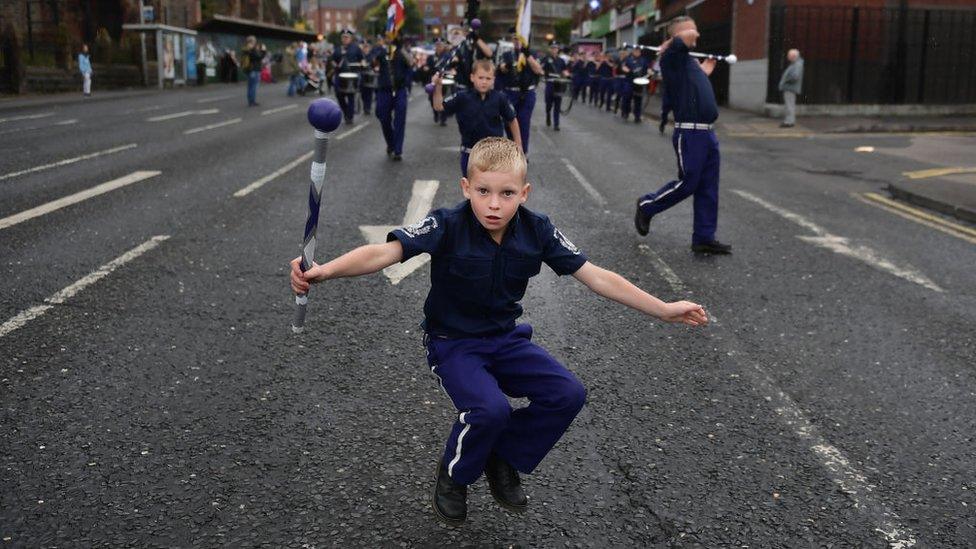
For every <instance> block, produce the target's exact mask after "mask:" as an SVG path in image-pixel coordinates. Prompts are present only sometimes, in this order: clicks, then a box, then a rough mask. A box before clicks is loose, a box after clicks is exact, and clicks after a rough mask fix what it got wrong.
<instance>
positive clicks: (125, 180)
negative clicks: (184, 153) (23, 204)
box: [0, 171, 162, 229]
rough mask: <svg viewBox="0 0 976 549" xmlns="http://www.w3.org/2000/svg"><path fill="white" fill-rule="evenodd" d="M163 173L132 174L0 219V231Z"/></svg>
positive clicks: (144, 172) (141, 172)
mask: <svg viewBox="0 0 976 549" xmlns="http://www.w3.org/2000/svg"><path fill="white" fill-rule="evenodd" d="M160 173H162V172H158V171H138V172H132V173H130V174H129V175H126V176H123V177H120V178H118V179H113V180H111V181H107V182H105V183H102V184H101V185H96V186H94V187H92V188H90V189H85V190H83V191H81V192H77V193H75V194H71V195H68V196H65V197H63V198H59V199H57V200H54V201H51V202H48V203H47V204H42V205H40V206H38V207H36V208H31V209H29V210H25V211H23V212H20V213H18V214H14V215H11V216H9V217H4V218H3V219H0V229H6V228H7V227H12V226H14V225H16V224H18V223H23V222H24V221H27V220H30V219H34V218H35V217H40V216H42V215H44V214H48V213H51V212H53V211H55V210H60V209H61V208H64V207H66V206H70V205H72V204H77V203H78V202H81V201H83V200H88V199H89V198H92V197H95V196H98V195H100V194H105V193H107V192H109V191H114V190H115V189H118V188H120V187H125V186H126V185H131V184H133V183H137V182H139V181H142V180H144V179H149V178H150V177H156V176H157V175H159V174H160Z"/></svg>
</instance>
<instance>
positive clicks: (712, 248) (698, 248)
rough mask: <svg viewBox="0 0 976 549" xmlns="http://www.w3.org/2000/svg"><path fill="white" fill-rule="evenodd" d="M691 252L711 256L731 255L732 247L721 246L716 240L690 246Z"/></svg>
mask: <svg viewBox="0 0 976 549" xmlns="http://www.w3.org/2000/svg"><path fill="white" fill-rule="evenodd" d="M691 250H692V251H693V252H695V253H696V254H712V255H731V254H732V246H730V245H728V244H722V243H721V242H719V241H718V240H713V241H711V242H702V243H699V244H692V245H691Z"/></svg>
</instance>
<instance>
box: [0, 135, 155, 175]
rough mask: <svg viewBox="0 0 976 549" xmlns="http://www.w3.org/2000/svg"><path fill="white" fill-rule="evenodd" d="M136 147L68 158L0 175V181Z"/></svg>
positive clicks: (125, 147)
mask: <svg viewBox="0 0 976 549" xmlns="http://www.w3.org/2000/svg"><path fill="white" fill-rule="evenodd" d="M134 147H136V144H135V143H129V144H128V145H121V146H119V147H112V148H111V149H106V150H104V151H98V152H94V153H90V154H83V155H81V156H76V157H74V158H66V159H64V160H59V161H57V162H52V163H51V164H44V165H42V166H35V167H33V168H28V169H26V170H20V171H19V172H11V173H8V174H4V175H0V181H3V180H4V179H9V178H11V177H17V176H18V175H24V174H26V173H33V172H39V171H41V170H47V169H49V168H57V167H58V166H65V165H67V164H73V163H75V162H80V161H82V160H88V159H91V158H96V157H99V156H102V155H105V154H112V153H117V152H119V151H124V150H127V149H131V148H134Z"/></svg>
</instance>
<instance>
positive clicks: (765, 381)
mask: <svg viewBox="0 0 976 549" xmlns="http://www.w3.org/2000/svg"><path fill="white" fill-rule="evenodd" d="M638 249H639V250H640V251H641V252H642V253H644V254H645V255H647V256H648V257H650V258H652V262H653V263H654V266H655V269H657V271H658V273H660V274H661V276H662V277H663V278H664V279H665V280H666V281H667V282H668V284H669V285H670V286H671V289H672V290H674V291H675V292H684V290H685V284H684V283H683V282H682V281H681V279H680V278H679V277H678V275H677V274H676V273H675V272H674V271H673V270H672V269H671V267H669V266H668V265H667V263H665V262H664V260H662V259H661V258H660V257H658V256H657V254H655V253H654V252H653V251H652V250H651V249H650V247H649V246H647V245H646V244H640V245H638ZM709 316H710V317H711V314H709ZM710 320H711V322H713V323H715V324H717V323H718V322H717V320H715V319H714V317H711V318H710ZM729 354H730V355H734V354H735V352H734V351H732V352H730V353H729ZM744 371H745V372H746V374H747V375H748V376H749V378H751V381H752V384H753V385H754V386H755V387H756V388H757V389H758V390H759V392H760V394H762V396H763V397H764V398H765V399H766V400H767V401H768V402H770V403H771V404H772V405H773V407H774V409H775V410H776V413H777V414H779V416H780V417H781V418H782V419H783V421H784V422H785V423H786V424H787V425H788V426H790V427H791V428H792V429H793V432H794V433H795V434H796V435H797V436H798V437H799V438H800V440H802V441H803V442H804V443H806V444H809V448H810V450H811V451H812V452H813V453H814V454H816V455H817V457H818V458H819V459H820V463H821V464H822V465H823V466H824V468H825V469H826V470H827V473H828V476H829V477H830V479H831V480H832V481H833V482H834V483H836V484H837V485H838V486H839V487H840V489H841V490H842V491H843V492H844V493H845V494H847V495H848V496H849V497H850V498H851V500H853V502H854V507H855V508H857V509H860V510H862V512H869V513H872V514H873V515H875V517H876V518H877V519H878V520H877V522H878V525H879V527H878V528H876V529H875V530H876V531H877V532H880V533H881V534H882V535H883V536H884V537H885V539H886V540H887V542H888V544H889V547H891V548H899V549H904V548H907V547H913V546H914V545H915V543H916V542H915V534H914V533H912V532H911V531H910V530H908V529H906V528H904V527H902V526H901V525H899V524H898V521H899V518H898V516H897V515H896V514H894V513H893V512H892V511H890V510H888V509H887V508H886V507H885V506H884V505H882V504H880V503H877V502H875V501H873V500H872V499H871V498H870V497H869V492H871V490H872V489H874V487H875V486H874V485H873V484H871V483H870V482H869V481H868V479H867V477H865V476H864V474H862V473H861V472H860V471H858V470H857V469H855V468H854V467H853V466H851V463H850V460H848V459H847V457H846V456H845V455H844V453H843V452H841V451H840V449H838V448H837V447H836V446H833V445H832V444H830V442H829V441H827V440H826V439H825V438H824V437H823V436H821V435H820V434H819V433H818V432H817V428H816V427H815V426H814V425H813V424H812V423H810V420H809V419H807V417H806V415H804V413H803V411H802V410H801V409H800V407H799V406H797V404H796V402H794V401H793V399H792V398H790V396H789V395H787V394H786V393H784V392H783V391H782V390H780V389H779V387H778V386H777V385H776V382H775V381H774V380H773V377H772V376H770V375H769V372H767V371H766V369H765V368H763V367H762V366H760V365H759V364H756V363H753V364H752V369H749V368H746V369H745V370H744Z"/></svg>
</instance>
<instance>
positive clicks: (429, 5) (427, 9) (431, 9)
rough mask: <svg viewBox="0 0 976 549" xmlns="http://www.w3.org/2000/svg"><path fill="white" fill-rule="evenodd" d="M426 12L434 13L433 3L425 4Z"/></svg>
mask: <svg viewBox="0 0 976 549" xmlns="http://www.w3.org/2000/svg"><path fill="white" fill-rule="evenodd" d="M424 13H426V14H428V15H430V14H432V13H434V6H433V4H424Z"/></svg>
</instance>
